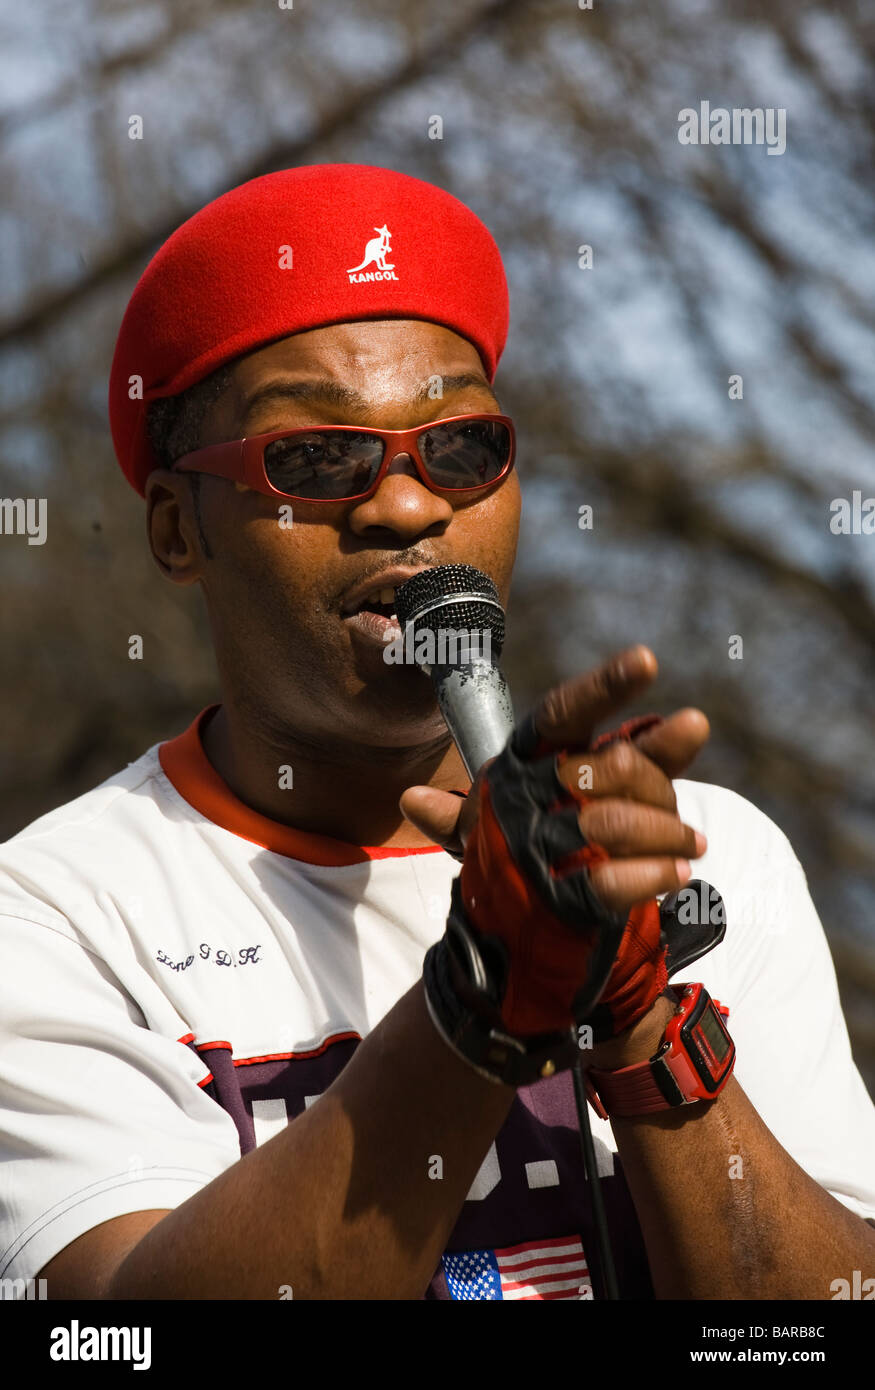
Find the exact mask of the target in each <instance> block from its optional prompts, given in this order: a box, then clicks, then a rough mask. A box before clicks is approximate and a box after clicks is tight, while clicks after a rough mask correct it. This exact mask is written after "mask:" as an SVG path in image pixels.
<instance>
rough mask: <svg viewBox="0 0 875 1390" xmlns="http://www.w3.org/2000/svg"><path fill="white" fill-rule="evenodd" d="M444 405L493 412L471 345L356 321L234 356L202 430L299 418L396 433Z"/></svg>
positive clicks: (435, 332) (400, 323)
mask: <svg viewBox="0 0 875 1390" xmlns="http://www.w3.org/2000/svg"><path fill="white" fill-rule="evenodd" d="M448 398H451V399H452V400H453V402H454V405H456V404H458V407H459V409H460V410H467V409H471V410H482V409H490V408H492V409H495V408H496V406H497V401H496V397H495V395H494V392H493V390H492V388H491V387H490V385H489V382H488V380H487V377H486V374H485V371H484V369H483V363H482V361H481V359H480V355H479V353H478V351H477V349H476V347H474V345H473V343H471V342H469V341H468V340H467V339H466V338H463V337H461V336H460V335H459V334H457V333H454V332H453V331H452V329H449V328H445V327H444V326H443V325H442V324H436V323H431V322H430V321H427V320H422V319H379V320H357V321H355V322H351V323H339V324H331V325H329V326H328V327H325V328H318V329H312V330H309V331H308V332H306V333H296V334H294V335H292V336H291V337H288V338H283V339H281V340H280V341H278V342H276V343H271V344H270V345H269V346H268V347H265V348H260V349H258V350H257V351H256V352H252V353H248V354H247V355H246V357H242V358H240V359H238V361H237V362H236V363H235V364H234V366H233V370H232V373H231V382H230V387H229V389H228V390H227V392H226V393H225V394H224V399H223V400H221V401H220V402H219V403H218V406H217V407H216V415H215V418H214V419H210V420H208V423H207V429H206V433H207V434H209V435H212V434H213V433H214V432H216V431H217V432H218V433H217V437H220V436H227V437H228V438H230V437H232V436H233V435H234V434H235V432H236V433H238V434H239V433H241V432H249V433H255V432H260V431H263V430H264V429H267V428H273V427H274V425H275V424H278V423H279V422H280V419H281V420H282V422H285V421H289V422H292V421H297V420H298V419H299V418H300V420H304V419H306V420H308V421H309V420H315V419H325V420H334V421H335V422H336V423H341V424H342V423H344V422H347V423H352V422H357V421H359V420H362V419H368V420H370V421H371V423H374V424H383V425H384V427H385V428H389V429H391V428H404V427H406V425H408V424H410V423H415V418H412V417H411V415H410V412H411V410H412V411H413V412H414V416H415V417H418V416H419V415H420V414H423V416H424V418H428V416H429V415H433V414H435V413H437V414H440V413H441V410H440V402H441V401H443V400H446V399H448ZM444 413H446V411H444ZM208 442H213V440H212V438H210V439H209V441H208Z"/></svg>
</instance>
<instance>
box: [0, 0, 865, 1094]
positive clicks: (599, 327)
mask: <svg viewBox="0 0 875 1390" xmlns="http://www.w3.org/2000/svg"><path fill="white" fill-rule="evenodd" d="M866 9H867V7H866V6H864V4H862V3H860V4H856V3H854V0H848V3H843V4H828V3H818V4H814V3H811V2H810V0H792V3H791V0H769V3H753V0H739V3H737V4H735V5H733V6H731V7H728V6H725V5H723V4H721V3H720V0H664V3H663V4H661V5H658V6H651V5H644V4H641V3H632V2H631V0H611V3H607V0H594V3H593V8H592V9H591V10H590V9H581V8H580V7H579V6H578V4H577V3H575V0H454V3H453V4H452V5H438V6H430V5H423V4H417V3H413V2H410V3H408V0H370V3H368V4H365V5H362V4H360V3H359V4H354V3H352V2H351V0H318V4H317V3H316V0H294V5H293V7H292V5H291V4H289V7H288V8H280V5H279V3H268V0H264V2H263V3H262V4H260V5H258V6H255V5H253V4H252V3H251V0H185V3H183V0H154V2H153V3H148V0H143V3H138V4H137V5H132V4H130V3H125V0H68V3H66V4H65V5H63V6H42V7H38V6H35V7H21V6H16V5H14V3H13V0H4V3H3V5H2V8H0V39H2V42H0V78H2V80H0V93H2V94H0V139H2V151H0V174H2V183H3V190H4V202H3V212H2V219H0V248H2V254H3V263H4V274H3V278H2V286H0V436H2V438H0V443H2V449H0V495H2V496H4V497H19V496H31V497H40V496H45V497H46V498H47V499H48V539H47V542H46V544H45V545H42V546H38V545H34V546H30V545H28V543H27V540H26V539H25V537H24V536H14V535H5V536H3V537H2V544H0V585H2V594H3V604H2V613H0V644H2V654H3V670H4V678H3V681H2V687H0V700H2V708H0V716H2V723H0V729H2V734H0V786H2V804H0V834H3V835H11V834H13V833H14V832H15V831H17V830H18V829H20V828H21V827H22V826H23V825H25V824H26V823H27V822H28V821H30V820H32V819H33V818H34V817H36V816H37V815H39V814H41V813H42V812H44V811H46V810H48V809H50V808H51V807H54V806H56V805H59V804H60V803H62V802H64V801H66V800H68V799H70V798H71V797H73V796H75V795H77V794H78V793H80V792H81V791H84V790H85V789H87V788H88V787H90V786H92V785H94V784H95V783H96V782H98V781H100V780H102V779H103V778H104V777H106V776H109V775H110V774H112V773H113V772H115V771H116V770H117V769H118V768H119V767H120V766H122V765H124V764H125V763H127V762H129V761H132V760H133V759H134V758H136V757H138V756H139V755H140V753H141V752H143V751H144V750H145V749H146V748H147V747H148V746H150V745H151V744H153V743H156V742H158V741H159V740H161V739H163V738H165V737H168V736H169V735H171V734H173V733H176V732H177V731H178V730H180V729H181V728H182V727H184V726H185V725H186V724H187V723H188V721H189V720H190V719H191V717H192V716H193V714H194V712H195V711H197V710H198V709H199V708H201V707H202V706H203V705H204V704H205V703H207V702H208V701H210V700H212V699H214V698H216V689H217V687H216V677H215V672H214V666H213V662H212V657H211V652H210V645H209V640H208V634H207V628H206V623H205V620H204V615H203V612H202V609H201V606H200V601H199V599H198V598H197V596H196V595H194V594H193V593H192V592H190V591H187V592H185V593H180V592H178V591H177V590H176V589H175V588H174V587H173V586H171V585H169V584H166V583H164V582H163V581H162V580H161V578H160V576H159V575H158V573H157V571H156V570H155V568H154V565H153V563H152V561H151V559H150V557H149V556H148V553H147V549H146V546H145V543H144V522H143V507H142V503H141V502H140V501H139V499H138V498H137V497H136V496H135V495H134V493H133V492H132V491H131V490H130V489H129V488H128V486H127V484H126V483H125V482H124V480H123V479H122V477H121V474H120V473H119V471H118V469H117V467H116V465H115V463H114V459H113V454H112V448H111V443H110V437H109V429H108V423H107V416H106V384H107V375H108V370H109V364H110V360H111V356H112V351H113V347H114V341H115V334H116V332H117V329H118V325H119V321H120V319H121V316H122V313H123V311H124V307H125V304H126V302H127V299H128V296H129V294H130V292H131V290H132V288H133V285H134V283H135V281H136V279H137V277H138V276H139V274H140V272H141V271H142V269H143V268H144V266H145V265H146V263H147V261H148V259H149V258H150V256H151V255H152V254H153V252H154V251H155V250H156V249H157V247H158V245H159V244H160V243H161V241H162V240H163V239H164V238H165V237H166V236H167V235H168V234H169V233H170V232H171V231H172V230H173V229H174V228H175V227H176V226H178V224H179V223H180V222H182V221H183V220H184V219H185V218H186V217H188V216H189V215H190V214H192V213H193V212H194V211H196V210H197V208H198V207H200V206H201V205H202V204H203V203H204V202H206V201H208V200H209V199H211V198H213V197H214V196H216V195H217V194H219V193H221V192H223V191H224V190H225V189H227V188H229V187H231V186H233V185H235V184H238V183H241V182H243V181H244V180H245V179H248V178H252V177H254V176H256V175H258V174H260V173H264V172H267V171H270V170H273V169H278V168H283V167H286V166H289V165H294V164H301V163H304V164H312V163H320V162H323V161H342V162H360V163H371V164H381V165H389V166H391V167H393V168H397V169H401V170H404V171H406V172H408V173H410V174H414V175H417V176H418V177H421V178H424V179H429V180H433V181H434V182H436V183H438V184H441V185H442V186H444V187H446V188H447V189H449V190H450V191H451V192H453V193H455V194H456V195H457V196H458V197H460V198H461V199H462V200H463V201H464V202H466V203H468V204H469V205H470V206H471V207H472V208H473V209H474V210H475V211H476V212H477V213H478V214H479V215H480V216H481V217H482V218H483V220H484V221H485V222H486V223H487V225H488V226H489V227H490V229H491V230H492V232H493V234H494V235H495V237H496V239H497V241H498V243H499V246H500V247H501V250H502V252H503V254H504V256H505V260H506V266H507V271H508V276H509V280H510V285H511V333H510V340H509V345H508V349H507V352H506V354H505V357H504V360H503V362H502V365H501V368H500V369H499V374H498V378H497V390H498V394H499V399H500V401H501V404H502V408H503V409H504V410H506V411H508V412H509V413H512V414H513V415H514V417H515V418H516V420H517V422H518V427H519V432H520V444H521V455H520V474H521V479H522V482H523V488H524V498H525V502H526V507H525V516H524V526H523V534H522V542H521V549H520V556H519V563H518V569H517V576H516V580H515V590H514V599H513V603H512V606H511V612H510V620H511V622H510V639H509V643H508V647H507V651H506V669H507V672H508V675H509V677H510V679H511V682H512V684H513V688H514V692H515V697H516V699H517V703H518V706H519V707H520V708H522V707H524V706H525V705H526V704H527V703H528V702H529V701H530V700H532V699H533V698H534V697H535V696H536V695H537V694H538V693H539V692H540V691H542V690H543V689H544V688H545V687H546V686H547V685H549V684H550V683H552V682H553V681H555V680H556V679H558V678H561V677H563V676H566V675H569V674H571V673H572V672H574V671H576V670H579V669H581V668H582V667H585V666H588V665H589V664H591V663H592V662H594V661H595V660H596V659H598V658H600V657H602V656H603V655H605V654H606V653H608V652H609V651H612V650H615V649H617V648H619V647H621V646H624V645H626V644H627V643H630V642H634V641H639V640H643V641H646V642H648V643H649V644H650V645H651V646H653V648H654V649H655V651H656V653H657V655H658V656H659V658H660V662H661V667H662V674H661V679H660V682H659V684H658V686H657V687H656V689H655V692H654V699H653V701H652V702H650V703H652V704H653V705H655V706H656V707H658V708H660V709H662V710H663V711H668V710H669V709H670V708H673V707H675V706H677V705H679V704H697V705H700V706H702V707H703V708H704V709H705V711H706V712H707V713H708V715H709V717H710V719H711V721H712V725H713V738H712V741H711V744H710V746H709V748H708V749H707V751H706V752H705V754H704V755H703V756H702V757H701V759H700V760H699V762H698V763H697V764H696V765H695V768H694V770H693V775H694V776H696V777H698V778H700V779H702V780H707V781H713V782H717V783H721V784H723V785H725V786H729V787H731V788H732V789H733V790H735V791H737V792H739V793H740V794H741V795H743V796H746V797H748V798H749V799H750V800H751V801H753V802H755V803H756V805H758V806H760V807H761V808H762V809H763V810H764V811H765V812H766V813H767V814H769V815H770V816H772V817H773V819H775V820H776V821H777V823H778V824H779V825H780V826H781V827H782V829H783V830H784V831H785V832H786V833H787V834H788V835H789V837H790V839H791V841H792V843H793V845H794V847H795V849H796V851H797V853H798V855H799V857H800V858H801V860H802V862H803V864H804V866H805V868H806V871H807V873H808V877H809V882H810V885H811V889H812V893H813V896H814V898H815V901H816V903H817V905H818V908H819V910H820V912H821V915H822V918H823V920H824V923H825V925H826V928H827V931H828V933H829V937H830V942H831V946H832V950H833V955H834V958H835V961H836V966H837V970H838V973H839V979H840V984H841V990H842V998H843V1002H844V1006H845V1011H846V1016H847V1019H848V1023H849V1026H850V1029H851V1034H852V1039H853V1043H854V1049H855V1055H856V1057H857V1060H858V1063H859V1065H860V1068H861V1070H862V1072H863V1074H864V1076H865V1078H866V1081H867V1084H868V1085H869V1086H870V1089H873V1090H875V1017H873V1012H875V1011H873V1008H872V1001H873V998H875V853H873V849H875V752H873V734H872V730H873V723H875V719H873V716H875V681H873V657H875V563H873V557H875V536H867V535H835V534H833V532H832V531H831V530H830V525H829V522H830V516H831V511H830V504H831V502H832V500H833V499H834V498H838V497H845V498H851V496H852V494H853V491H854V490H855V489H858V490H860V491H861V492H862V495H863V497H866V496H869V495H872V494H875V469H873V466H872V462H871V459H872V444H873V436H875V409H873V376H875V343H873V338H875V293H873V288H875V246H873V241H872V238H871V232H872V228H873V211H875V206H873V205H875V194H873V183H872V178H871V174H872V168H873V160H872V156H873V122H872V116H873V105H875V54H873V50H875V34H873V29H872V11H871V9H869V10H868V23H867V16H866ZM701 100H708V101H709V102H710V104H711V107H712V108H713V107H717V106H723V107H728V108H732V107H771V108H784V109H785V110H786V113H787V114H786V132H787V135H786V142H787V143H786V151H785V152H784V153H782V154H781V155H780V156H776V155H769V154H768V153H767V149H766V146H764V145H760V146H757V145H749V146H743V145H739V146H728V145H724V146H715V145H709V146H704V145H681V144H680V143H679V140H678V128H679V127H678V113H679V112H680V110H681V109H682V108H685V107H694V108H698V105H699V102H700V101H701ZM132 115H139V116H141V117H142V121H143V138H142V140H131V139H130V138H129V135H128V131H129V118H130V117H131V116H132ZM435 116H440V117H441V119H442V122H443V129H442V132H441V133H442V138H440V139H436V138H432V137H433V135H434V134H435V129H436V126H435V122H434V121H433V119H432V118H433V117H435ZM584 245H589V246H591V247H592V267H591V269H585V268H582V267H581V265H580V264H579V259H580V256H581V251H580V248H581V247H582V246H584ZM393 249H394V248H393ZM398 249H400V248H398ZM435 274H436V275H439V274H440V266H435ZM734 374H738V375H740V376H741V377H742V379H743V398H742V399H731V397H730V389H729V378H730V376H731V375H734ZM587 505H588V506H591V507H592V508H593V529H592V530H582V529H580V527H579V525H578V520H579V510H580V508H581V507H582V506H587ZM134 633H137V634H140V635H141V636H142V637H143V641H144V650H145V659H144V660H143V661H130V660H129V659H128V639H129V637H130V635H131V634H134ZM734 635H738V636H741V637H742V638H743V642H744V647H743V652H744V656H743V660H740V661H738V660H730V658H729V646H730V638H731V637H733V636H734Z"/></svg>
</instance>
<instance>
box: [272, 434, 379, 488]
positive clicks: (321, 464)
mask: <svg viewBox="0 0 875 1390" xmlns="http://www.w3.org/2000/svg"><path fill="white" fill-rule="evenodd" d="M382 457H383V441H382V440H381V439H380V438H378V436H376V435H373V434H361V433H359V432H358V431H357V430H350V431H347V430H340V431H338V432H337V433H332V432H331V431H328V430H326V431H325V432H324V433H322V432H320V431H318V430H317V431H311V432H308V433H307V434H299V435H290V436H289V437H288V438H287V439H274V440H273V441H272V442H271V443H270V444H268V445H267V446H266V448H265V450H264V469H265V472H266V473H267V476H268V480H269V482H270V483H271V485H272V486H273V487H275V488H276V490H277V492H284V493H286V494H287V495H288V496H289V497H302V498H311V499H312V500H313V501H341V500H342V499H343V498H344V497H356V496H357V495H358V494H359V493H361V492H367V490H368V488H369V487H370V485H371V483H372V482H373V481H374V478H375V477H376V476H377V469H378V468H379V467H380V462H381V460H382Z"/></svg>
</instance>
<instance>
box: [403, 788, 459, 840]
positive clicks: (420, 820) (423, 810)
mask: <svg viewBox="0 0 875 1390" xmlns="http://www.w3.org/2000/svg"><path fill="white" fill-rule="evenodd" d="M398 805H399V806H400V808H401V814H402V815H403V816H405V817H406V818H407V820H409V821H410V824H411V825H415V826H416V829H417V830H419V831H421V832H422V834H423V835H427V836H428V838H429V839H430V840H434V842H435V844H437V845H440V846H441V848H442V849H445V850H446V851H447V853H448V854H461V853H462V841H461V838H460V836H459V817H460V815H461V813H462V808H463V807H464V805H465V798H464V797H461V796H456V795H455V793H453V792H442V791H440V790H439V789H438V788H437V787H408V788H407V790H406V792H404V793H403V795H402V797H401V800H400V801H399V803H398Z"/></svg>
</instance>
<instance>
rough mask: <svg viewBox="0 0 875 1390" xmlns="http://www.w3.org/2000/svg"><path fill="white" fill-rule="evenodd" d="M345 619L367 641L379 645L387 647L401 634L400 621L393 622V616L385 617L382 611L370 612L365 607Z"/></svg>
mask: <svg viewBox="0 0 875 1390" xmlns="http://www.w3.org/2000/svg"><path fill="white" fill-rule="evenodd" d="M343 621H344V622H345V623H346V624H347V625H348V626H349V627H351V628H352V629H353V630H354V631H355V632H358V633H360V635H361V636H362V637H364V638H365V639H366V640H367V641H369V642H374V643H376V645H377V646H378V647H387V646H388V645H389V643H390V642H394V641H395V639H396V637H400V636H401V628H400V627H399V625H398V623H397V622H393V621H392V619H391V618H384V617H383V616H382V615H381V614H380V613H370V612H366V611H365V610H364V609H363V610H362V611H361V612H360V613H352V614H350V616H349V617H348V618H344V620H343Z"/></svg>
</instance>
